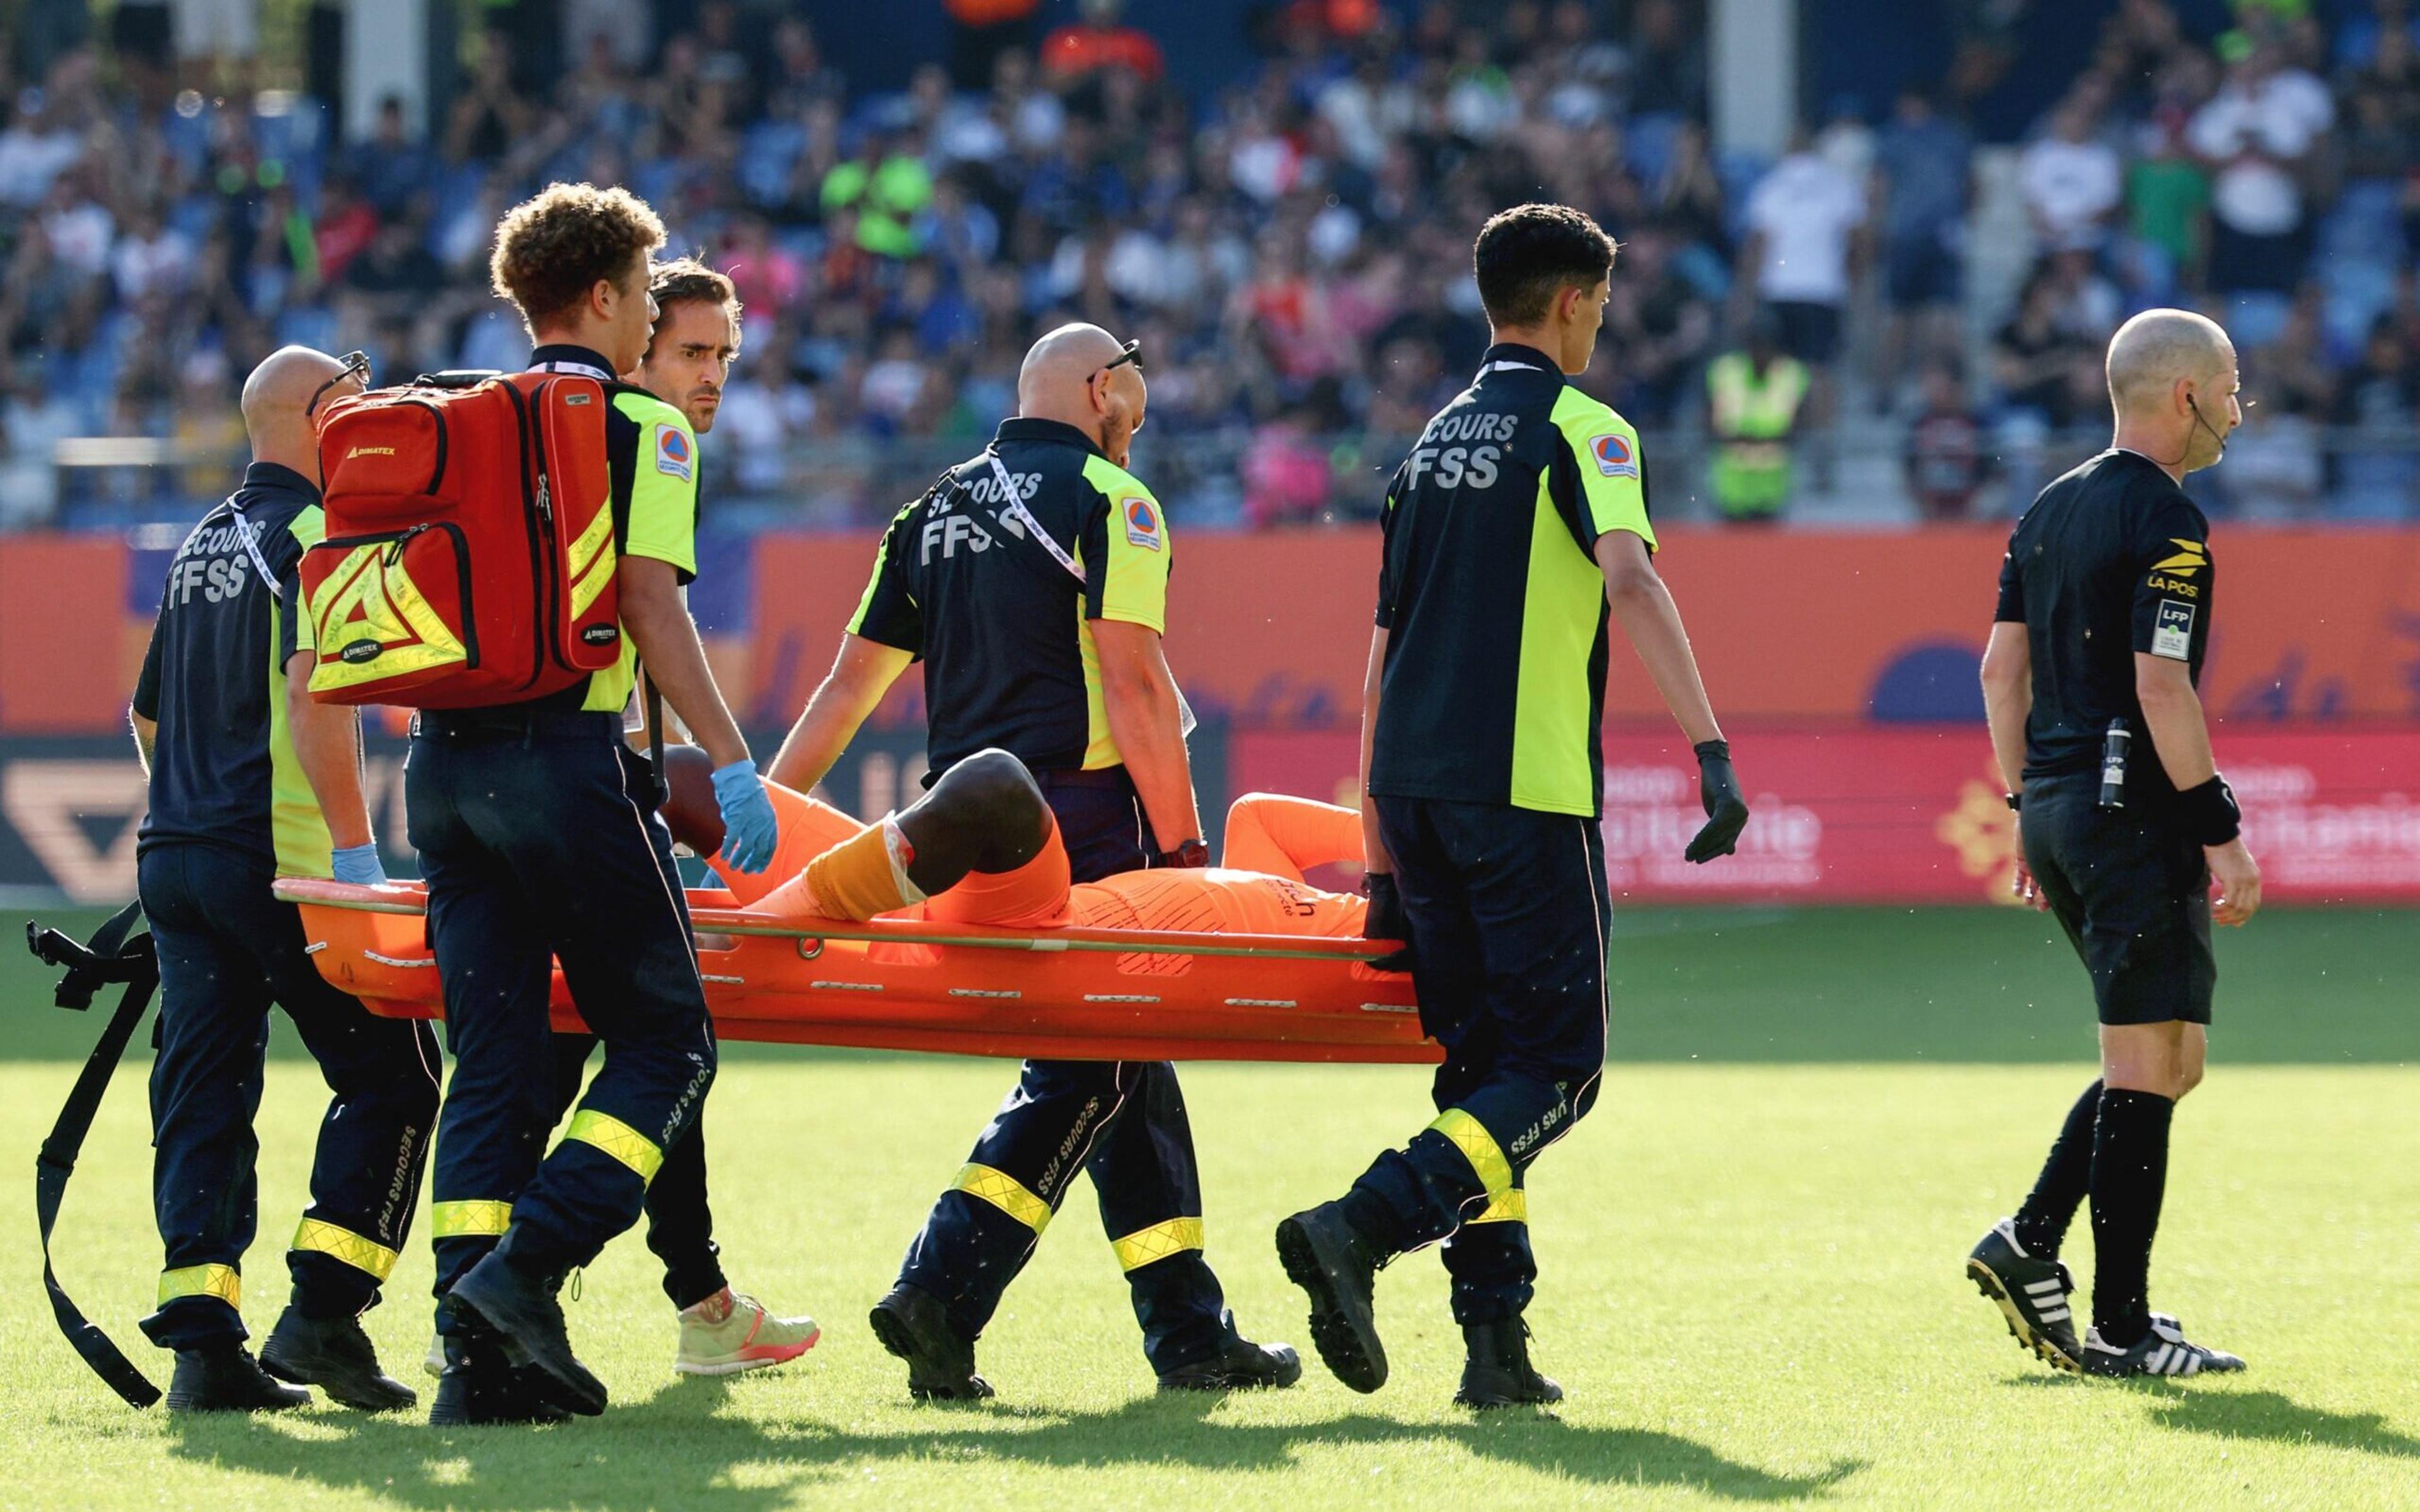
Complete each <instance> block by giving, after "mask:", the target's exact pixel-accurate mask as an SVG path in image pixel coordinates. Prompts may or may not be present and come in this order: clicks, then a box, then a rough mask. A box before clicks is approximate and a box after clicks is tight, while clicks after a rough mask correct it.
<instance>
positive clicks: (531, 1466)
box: [169, 1381, 1865, 1512]
mask: <svg viewBox="0 0 2420 1512" xmlns="http://www.w3.org/2000/svg"><path fill="white" fill-rule="evenodd" d="M740 1389H743V1390H746V1389H753V1388H740ZM726 1395H727V1388H725V1387H724V1386H723V1385H722V1384H721V1383H720V1382H710V1381H698V1382H685V1383H682V1384H678V1385H675V1386H673V1387H670V1388H667V1389H666V1390H665V1391H663V1392H662V1393H660V1394H659V1395H658V1396H656V1397H655V1398H654V1399H652V1400H650V1401H646V1402H641V1403H636V1404H633V1405H630V1406H627V1407H616V1408H614V1409H613V1412H612V1413H611V1415H610V1418H609V1420H608V1421H607V1422H606V1423H603V1424H583V1423H579V1422H574V1423H571V1424H568V1425H566V1426H564V1427H554V1428H539V1429H532V1428H473V1429H460V1428H453V1429H438V1428H431V1427H427V1425H426V1424H423V1423H418V1422H414V1421H412V1420H411V1419H410V1418H408V1417H403V1418H396V1417H365V1416H360V1415H355V1414H322V1413H313V1414H312V1415H310V1416H309V1417H306V1418H303V1419H300V1420H295V1419H285V1420H276V1421H271V1422H261V1421H254V1420H243V1419H233V1420H195V1419H190V1418H172V1419H170V1420H169V1424H170V1434H171V1438H172V1442H171V1450H172V1452H173V1453H174V1454H176V1455H177V1456H178V1457H179V1458H185V1459H190V1460H194V1461H197V1462H200V1463H205V1464H209V1465H211V1466H214V1467H216V1468H220V1469H225V1470H241V1471H250V1472H255V1473H262V1474H268V1475H275V1476H279V1477H288V1476H301V1477H303V1478H306V1479H308V1480H312V1481H316V1482H318V1483H319V1484H320V1485H322V1486H324V1487H327V1488H328V1489H332V1490H336V1491H341V1492H354V1493H358V1494H360V1495H363V1496H365V1497H368V1496H380V1497H389V1498H392V1499H394V1500H396V1501H399V1502H403V1503H406V1504H411V1505H414V1506H424V1507H460V1508H466V1509H489V1508H506V1507H530V1506H545V1505H554V1504H578V1505H581V1506H583V1507H599V1508H607V1509H635V1508H640V1507H649V1506H660V1505H666V1504H678V1503H679V1502H681V1501H684V1500H689V1499H692V1498H695V1497H697V1496H698V1495H699V1494H700V1493H701V1492H704V1491H706V1489H708V1487H709V1486H710V1487H711V1489H712V1495H713V1498H714V1504H715V1505H716V1506H717V1508H719V1509H721V1508H729V1509H734V1512H751V1509H756V1508H772V1507H776V1506H781V1505H786V1504H789V1503H790V1501H791V1500H792V1499H793V1498H794V1497H795V1496H796V1495H797V1494H798V1493H799V1492H800V1491H802V1490H809V1489H813V1488H814V1487H815V1486H817V1485H821V1484H829V1483H831V1482H833V1481H836V1480H838V1479H841V1478H843V1477H851V1478H854V1477H857V1476H861V1475H865V1476H871V1475H878V1474H880V1473H882V1472H883V1471H884V1470H885V1469H886V1468H887V1467H890V1466H901V1465H906V1464H909V1463H919V1462H922V1463H934V1462H939V1463H942V1464H949V1463H957V1464H962V1465H965V1466H967V1467H969V1468H970V1469H978V1468H981V1467H995V1468H997V1467H1006V1466H1031V1467H1035V1468H1040V1469H1046V1470H1099V1469H1112V1468H1116V1467H1120V1466H1132V1467H1137V1468H1155V1469H1156V1468H1164V1467H1168V1466H1171V1465H1172V1466H1181V1467H1187V1468H1190V1469H1195V1470H1202V1471H1272V1470H1282V1469H1284V1468H1285V1467H1286V1466H1287V1465H1289V1464H1290V1463H1292V1462H1293V1459H1294V1457H1295V1451H1297V1450H1298V1449H1304V1448H1313V1447H1320V1446H1331V1445H1333V1446H1346V1447H1370V1448H1378V1447H1384V1446H1388V1445H1393V1444H1436V1443H1451V1444H1456V1445H1459V1446H1461V1447H1462V1448H1463V1449H1465V1450H1466V1451H1467V1452H1469V1453H1470V1454H1472V1455H1475V1456H1477V1457H1479V1458H1482V1459H1488V1460H1498V1461H1502V1462H1504V1463H1506V1464H1508V1465H1518V1466H1523V1467H1526V1468H1528V1469H1533V1470H1539V1471H1544V1472H1547V1473H1553V1474H1558V1475H1562V1476H1568V1477H1570V1478H1571V1479H1574V1480H1578V1481H1582V1482H1585V1483H1588V1484H1591V1485H1625V1486H1637V1487H1641V1488H1647V1487H1668V1488H1672V1489H1690V1490H1697V1491H1701V1492H1704V1493H1707V1494H1710V1495H1714V1496H1718V1497H1723V1498H1726V1499H1729V1500H1731V1501H1738V1502H1780V1501H1792V1500H1804V1499H1807V1498H1809V1497H1820V1496H1823V1495H1825V1494H1827V1493H1828V1492H1829V1491H1830V1490H1831V1489H1833V1488H1834V1487H1835V1486H1837V1485H1838V1484H1839V1483H1840V1482H1841V1481H1843V1480H1845V1479H1846V1478H1848V1477H1849V1476H1851V1475H1853V1474H1854V1473H1856V1472H1858V1471H1859V1470H1862V1469H1863V1468H1865V1467H1864V1463H1863V1461H1859V1460H1852V1459H1839V1460H1836V1461H1835V1462H1834V1463H1833V1464H1832V1466H1831V1467H1830V1468H1829V1469H1827V1470H1824V1471H1823V1472H1821V1473H1816V1474H1811V1475H1779V1474H1775V1473H1771V1472H1768V1471H1764V1470H1760V1469H1758V1468H1757V1467H1755V1466H1753V1465H1747V1464H1743V1463H1740V1462H1739V1461H1737V1460H1733V1459H1730V1458H1725V1457H1724V1456H1722V1455H1721V1454H1719V1453H1717V1452H1716V1451H1714V1449H1712V1448H1709V1447H1708V1446H1706V1445H1704V1444H1701V1443H1696V1442H1694V1441H1692V1440H1689V1439H1684V1438H1681V1437H1678V1436H1676V1435H1673V1434H1668V1433H1657V1432H1652V1431H1649V1430H1646V1429H1633V1428H1599V1427H1573V1426H1571V1425H1568V1424H1565V1423H1562V1422H1560V1421H1558V1420H1556V1419H1554V1418H1551V1417H1545V1416H1543V1415H1534V1414H1528V1413H1523V1414H1519V1415H1513V1414H1510V1413H1508V1414H1504V1415H1501V1416H1494V1415H1491V1416H1489V1417H1487V1418H1483V1419H1479V1420H1475V1421H1472V1422H1468V1423H1457V1424H1442V1425H1438V1424H1416V1423H1403V1422H1398V1421H1395V1420H1393V1419H1391V1418H1385V1417H1379V1416H1375V1415H1373V1414H1371V1413H1367V1412H1352V1413H1348V1414H1347V1415H1345V1416H1343V1417H1338V1418H1331V1419H1328V1420H1326V1421H1325V1422H1319V1423H1298V1424H1285V1425H1259V1424H1221V1423H1217V1422H1213V1421H1210V1420H1209V1418H1210V1413H1211V1412H1212V1410H1213V1409H1214V1408H1215V1407H1216V1405H1217V1399H1216V1398H1203V1397H1197V1396H1186V1397H1181V1398H1164V1397H1156V1396H1155V1397H1145V1398H1142V1399H1140V1400H1137V1401H1134V1402H1130V1403H1128V1404H1127V1405H1125V1406H1124V1407H1121V1408H1118V1409H1116V1410H1114V1411H1111V1412H1058V1411H1054V1410H1051V1409H1048V1408H1040V1407H1028V1408H1015V1409H1005V1410H1003V1409H1000V1408H996V1407H994V1408H982V1407H965V1408H933V1409H925V1410H921V1411H920V1412H919V1414H918V1424H917V1426H916V1427H913V1428H909V1429H906V1430H902V1431H895V1432H894V1431H880V1430H872V1431H869V1430H864V1429H861V1428H858V1427H851V1426H847V1425H845V1424H844V1423H842V1422H831V1421H824V1420H819V1419H813V1418H808V1419H801V1420H799V1421H797V1422H794V1423H788V1424H767V1423H760V1422H755V1421H752V1420H750V1419H747V1418H743V1417H738V1416H733V1415H729V1414H726V1413H724V1412H721V1408H722V1406H723V1403H724V1398H725V1396H726ZM298 1421H299V1423H300V1424H301V1425H302V1426H303V1430H302V1431H288V1430H287V1424H288V1423H295V1422H298ZM323 1434H331V1435H333V1436H332V1437H322V1436H321V1435H323Z"/></svg>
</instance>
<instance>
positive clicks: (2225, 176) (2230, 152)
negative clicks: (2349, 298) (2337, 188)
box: [2185, 43, 2335, 293]
mask: <svg viewBox="0 0 2420 1512" xmlns="http://www.w3.org/2000/svg"><path fill="white" fill-rule="evenodd" d="M2334 124H2335V103H2334V102H2333V101H2332V100H2329V98H2328V91H2327V86H2326V85H2322V84H2320V83H2319V80H2318V79H2316V78H2314V77H2312V76H2311V75H2310V74H2309V73H2307V72H2305V71H2304V70H2303V69H2297V68H2290V67H2288V66H2286V64H2285V62H2284V60H2283V59H2282V58H2281V57H2280V56H2279V55H2278V54H2277V51H2276V48H2275V47H2274V46H2273V44H2269V43H2262V44H2260V45H2259V46H2257V47H2255V48H2254V49H2253V50H2252V51H2251V52H2250V53H2248V54H2245V55H2244V56H2243V57H2242V58H2240V59H2238V60H2237V61H2236V62H2235V63H2234V65H2233V66H2232V67H2231V68H2230V69H2228V71H2227V78H2226V85H2224V86H2223V87H2221V88H2220V90H2219V91H2218V93H2217V94H2215V95H2213V96H2211V100H2210V103H2208V104H2206V105H2204V106H2202V108H2201V109H2200V110H2198V111H2195V113H2194V117H2193V123H2192V125H2191V126H2189V127H2188V128H2187V129H2186V132H2185V140H2186V143H2187V145H2188V146H2190V147H2192V148H2193V150H2194V152H2195V154H2196V155H2197V156H2199V157H2201V158H2203V159H2204V160H2206V161H2208V162H2210V163H2211V164H2212V165H2213V172H2212V175H2211V221H2212V230H2213V235H2212V237H2211V282H2212V283H2213V284H2215V285H2217V286H2218V287H2219V288H2220V289H2222V290H2225V291H2226V292H2229V293H2234V292H2239V291H2242V290H2246V289H2265V290H2271V291H2274V292H2278V293H2284V292H2286V291H2288V290H2290V289H2291V288H2292V287H2293V286H2294V285H2295V284H2296V283H2297V282H2299V281H2300V279H2301V276H2302V271H2303V266H2304V250H2305V249H2304V241H2305V237H2304V231H2305V225H2306V217H2305V215H2304V203H2303V184H2302V181H2301V177H2300V176H2301V170H2302V168H2303V165H2304V162H2305V161H2306V160H2307V159H2308V158H2309V156H2310V152H2311V149H2312V147H2313V146H2314V145H2315V144H2316V143H2318V141H2319V139H2320V137H2322V136H2323V135H2325V134H2326V132H2327V130H2328V128H2329V127H2331V126H2332V125H2334Z"/></svg>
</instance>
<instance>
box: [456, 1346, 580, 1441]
mask: <svg viewBox="0 0 2420 1512" xmlns="http://www.w3.org/2000/svg"><path fill="white" fill-rule="evenodd" d="M444 1342H445V1369H444V1372H443V1374H442V1375H440V1376H439V1377H438V1378H437V1399H436V1401H435V1402H433V1403H431V1404H430V1406H429V1409H428V1422H429V1426H430V1427H478V1426H480V1425H483V1424H501V1423H561V1422H565V1421H566V1420H568V1419H569V1418H570V1416H571V1414H570V1413H569V1412H565V1411H564V1410H563V1409H562V1408H560V1407H557V1406H555V1405H554V1403H553V1402H552V1401H551V1400H550V1399H549V1396H550V1394H551V1387H552V1385H553V1382H552V1381H549V1380H548V1379H547V1376H546V1373H545V1372H544V1371H542V1370H540V1369H538V1368H537V1367H536V1366H535V1365H523V1366H521V1367H520V1368H519V1369H515V1368H514V1367H513V1365H511V1364H510V1363H509V1362H508V1361H506V1360H505V1358H504V1345H503V1344H502V1343H501V1342H500V1341H498V1340H497V1339H496V1338H495V1337H494V1336H493V1335H451V1336H449V1337H447V1338H446V1340H445V1341H444Z"/></svg>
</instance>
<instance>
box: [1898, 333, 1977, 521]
mask: <svg viewBox="0 0 2420 1512" xmlns="http://www.w3.org/2000/svg"><path fill="white" fill-rule="evenodd" d="M1923 396H1924V409H1922V411H1921V412H1919V413H1918V414H1917V415H1916V420H1915V421H1914V423H1913V424H1910V425H1909V426H1908V428H1907V447H1906V451H1905V453H1904V454H1903V456H1902V459H1901V462H1902V468H1903V471H1904V475H1905V477H1906V480H1907V491H1908V496H1909V497H1910V498H1912V499H1914V500H1915V501H1916V513H1917V514H1918V515H1919V516H1920V517H1923V518H1925V519H1927V520H1931V521H1947V520H1961V519H1964V518H1966V517H1968V516H1969V515H1970V514H1971V513H1972V512H1973V510H1974V507H1975V496H1976V495H1977V494H1978V492H1980V491H1981V489H1982V486H1983V476H1984V471H1985V466H1984V460H1983V427H1982V424H1981V423H1980V422H1979V421H1978V420H1977V419H1976V416H1975V412H1974V409H1972V407H1970V406H1969V405H1968V404H1967V402H1966V386H1965V384H1964V383H1963V382H1962V381H1961V380H1960V378H1959V376H1958V369H1957V368H1956V367H1955V366H1953V365H1951V364H1950V363H1947V362H1934V363H1927V364H1926V366H1925V369H1924V380H1923Z"/></svg>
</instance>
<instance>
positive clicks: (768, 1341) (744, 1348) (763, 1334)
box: [673, 1287, 823, 1376]
mask: <svg viewBox="0 0 2420 1512" xmlns="http://www.w3.org/2000/svg"><path fill="white" fill-rule="evenodd" d="M680 1320H681V1331H680V1353H679V1354H677V1355H676V1356H675V1357H674V1359H673V1368H674V1369H675V1370H677V1371H679V1372H680V1373H681V1374H682V1375H685V1376H729V1375H737V1373H738V1372H740V1371H742V1370H761V1369H763V1368H764V1367H765V1366H767V1365H780V1364H781V1363H782V1362H783V1361H784V1360H795V1359H797V1358H798V1357H799V1355H802V1354H804V1353H806V1352H807V1351H808V1350H812V1349H814V1347H815V1341H816V1340H817V1339H819V1338H821V1337H823V1331H822V1330H821V1329H818V1328H817V1327H815V1320H814V1319H812V1318H776V1317H774V1316H773V1315H772V1314H771V1313H769V1312H767V1311H766V1310H765V1304H763V1303H761V1302H758V1301H757V1300H756V1299H755V1298H753V1297H751V1296H749V1295H747V1294H746V1293H745V1292H735V1291H733V1290H732V1289H731V1288H729V1287H725V1288H722V1289H721V1291H718V1292H716V1293H715V1294H714V1295H713V1296H711V1297H708V1298H706V1300H705V1301H704V1302H701V1303H697V1304H693V1305H691V1306H688V1307H684V1308H682V1309H681V1315H680Z"/></svg>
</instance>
